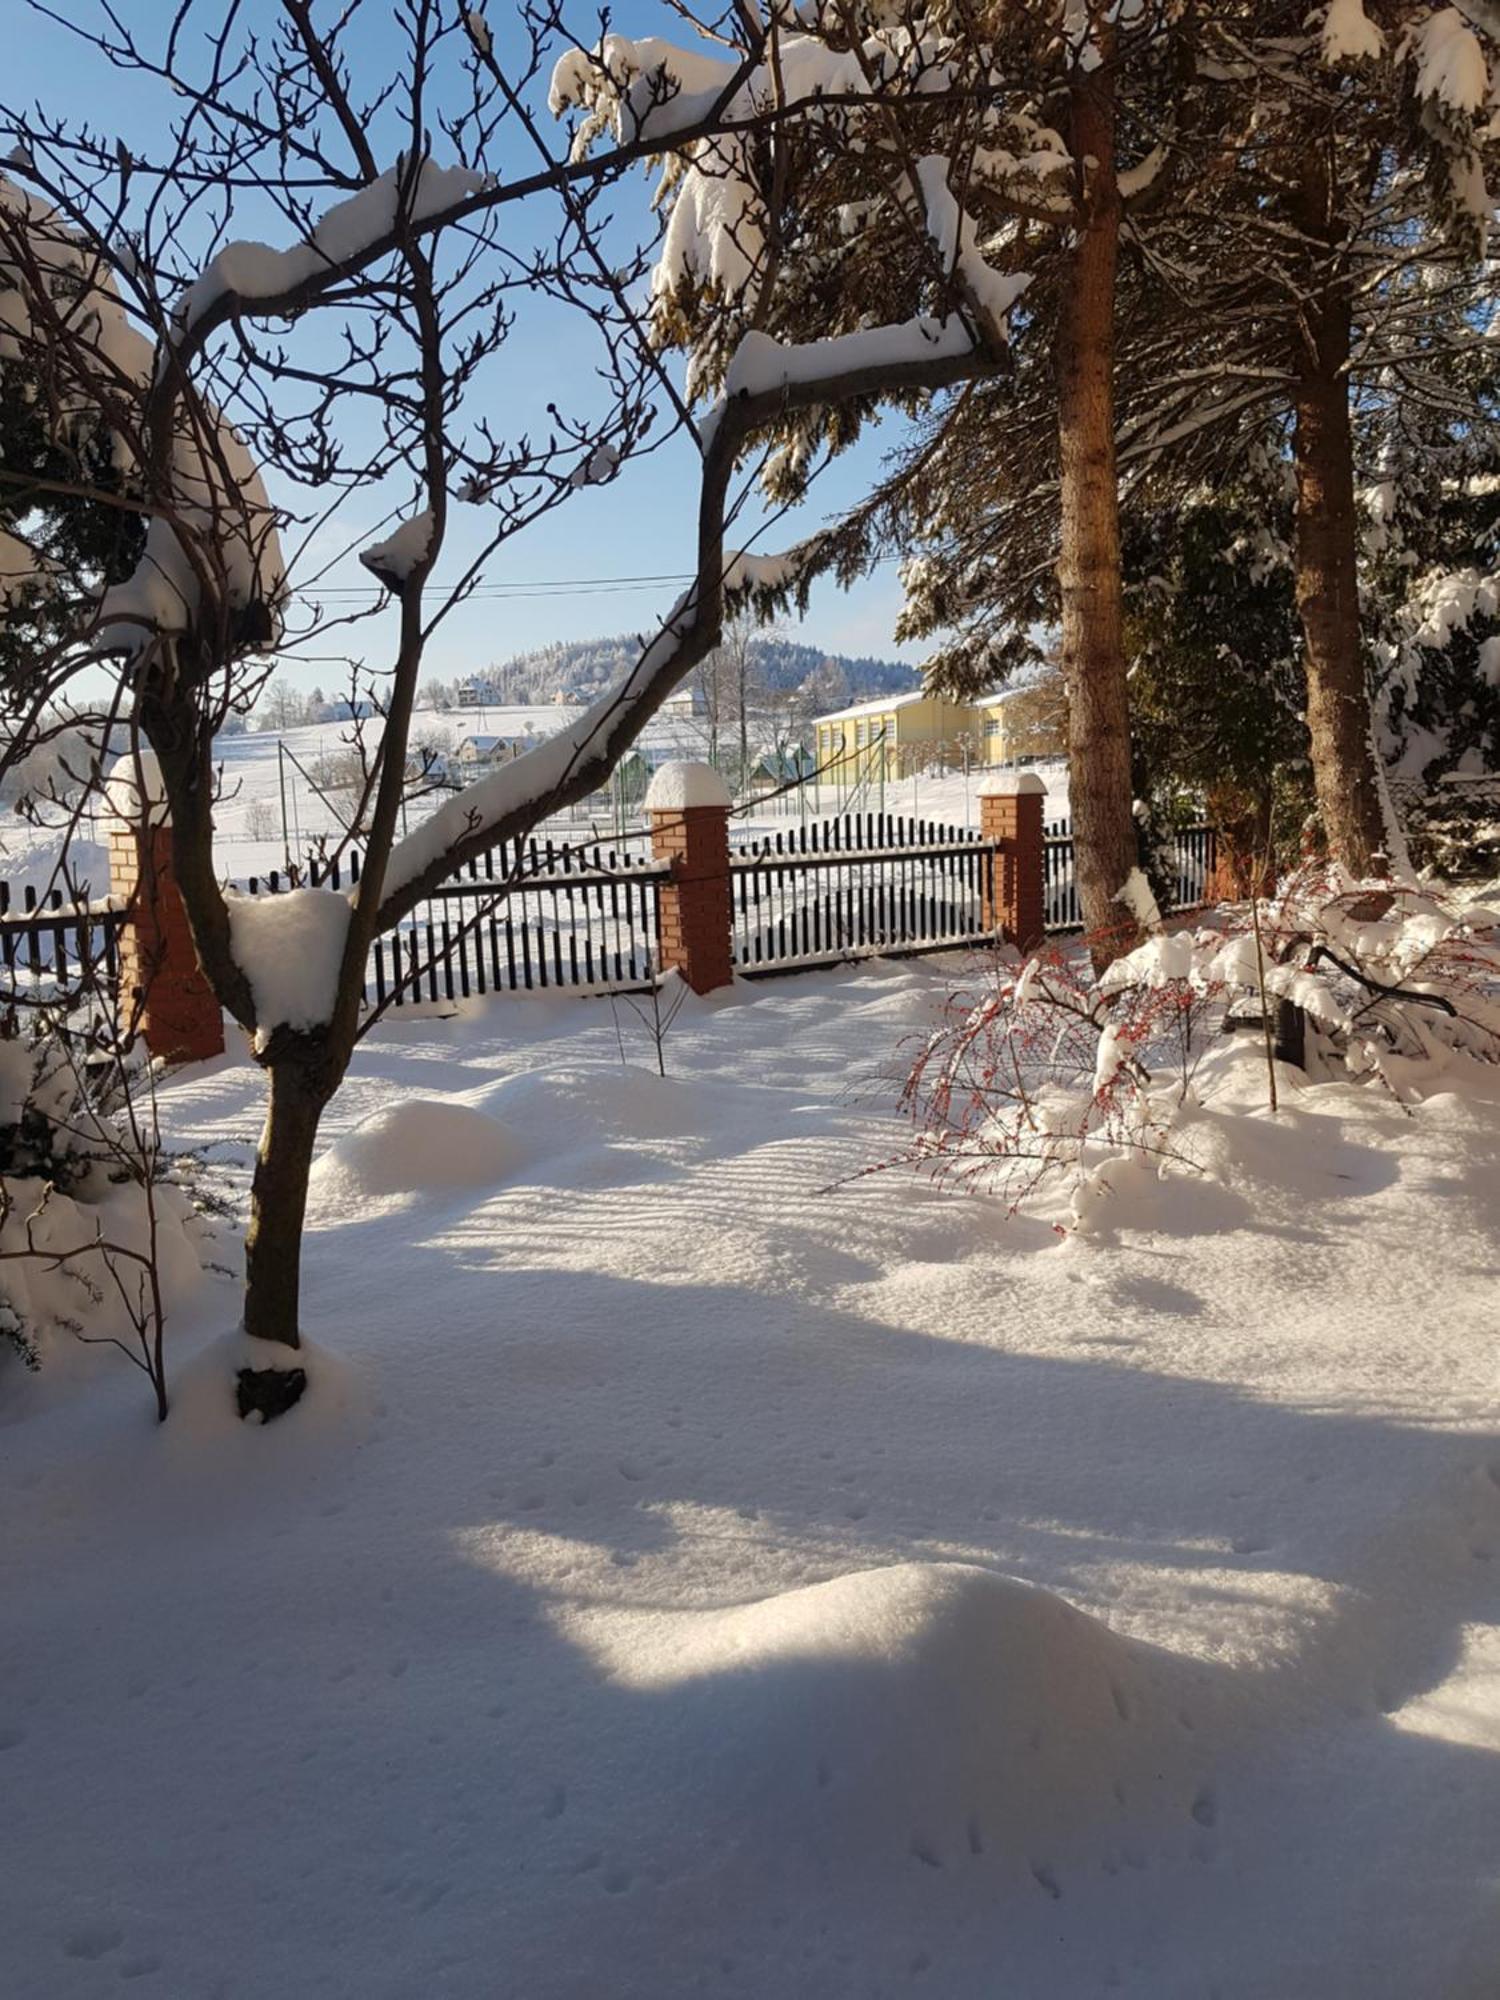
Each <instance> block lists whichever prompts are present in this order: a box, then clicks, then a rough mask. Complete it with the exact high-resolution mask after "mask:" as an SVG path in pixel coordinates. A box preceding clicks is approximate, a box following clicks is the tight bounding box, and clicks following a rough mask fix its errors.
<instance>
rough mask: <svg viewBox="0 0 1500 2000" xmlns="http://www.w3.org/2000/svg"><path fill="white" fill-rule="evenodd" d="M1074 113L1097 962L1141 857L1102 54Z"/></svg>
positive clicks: (1068, 571)
mask: <svg viewBox="0 0 1500 2000" xmlns="http://www.w3.org/2000/svg"><path fill="white" fill-rule="evenodd" d="M1071 113H1072V129H1071V145H1072V153H1073V157H1074V159H1075V161H1077V162H1078V167H1079V173H1080V176H1081V179H1082V198H1081V216H1080V221H1079V226H1078V230H1077V241H1076V245H1075V248H1074V250H1073V254H1072V259H1071V269H1070V270H1069V271H1068V272H1067V274H1066V276H1065V279H1064V288H1063V294H1062V301H1061V310H1060V313H1059V319H1058V331H1057V353H1056V367H1057V427H1058V463H1059V478H1060V484H1061V501H1062V529H1061V539H1060V543H1059V550H1058V563H1057V578H1058V587H1059V592H1060V595H1061V600H1062V663H1063V674H1064V678H1065V681H1066V685H1067V691H1068V760H1069V793H1070V804H1071V809H1072V816H1073V851H1074V871H1075V879H1076V881H1077V884H1078V897H1079V902H1080V904H1081V906H1082V910H1083V921H1084V926H1085V928H1086V929H1087V930H1088V931H1089V932H1090V933H1092V934H1093V938H1092V944H1093V952H1094V962H1095V965H1096V967H1098V968H1100V969H1102V967H1103V966H1104V965H1106V964H1108V962H1109V961H1110V959H1111V958H1113V957H1115V956H1116V955H1117V954H1118V953H1119V951H1120V950H1122V949H1128V948H1129V946H1130V944H1131V943H1132V942H1133V941H1134V940H1133V937H1132V934H1131V930H1130V917H1129V913H1128V912H1127V911H1125V910H1123V909H1122V908H1121V906H1120V905H1119V904H1118V903H1117V902H1115V900H1114V898H1115V896H1116V895H1117V894H1118V892H1119V890H1120V889H1121V888H1122V887H1123V886H1124V884H1125V880H1126V877H1127V876H1128V875H1129V873H1130V871H1131V869H1132V868H1134V867H1135V865H1136V860H1137V852H1136V833H1135V819H1134V815H1133V813H1132V810H1131V806H1132V794H1131V788H1130V716H1129V706H1128V698H1127V693H1126V682H1125V641H1124V632H1123V626H1122V610H1121V593H1120V494H1119V480H1118V475H1117V472H1116V467H1115V402H1114V308H1115V272H1116V266H1117V263H1118V259H1119V247H1120V213H1121V203H1120V193H1119V188H1118V186H1117V184H1116V181H1115V164H1114V158H1115V102H1114V82H1113V72H1112V69H1111V66H1110V65H1109V64H1108V63H1107V62H1106V63H1103V64H1101V65H1100V67H1099V68H1097V69H1095V70H1093V71H1091V72H1089V73H1087V74H1083V75H1080V76H1079V77H1078V79H1077V80H1076V81H1075V83H1074V84H1073V86H1072V91H1071ZM1086 161H1092V163H1093V164H1089V165H1086V164H1085V162H1086Z"/></svg>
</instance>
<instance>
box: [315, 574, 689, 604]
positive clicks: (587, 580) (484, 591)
mask: <svg viewBox="0 0 1500 2000" xmlns="http://www.w3.org/2000/svg"><path fill="white" fill-rule="evenodd" d="M691 582H692V575H691V572H689V571H686V570H682V571H676V572H672V573H669V574H663V575H661V576H554V577H545V578H538V579H537V580H536V581H535V582H531V583H480V584H476V585H475V586H474V588H473V589H472V590H470V591H467V592H466V593H465V595H466V597H490V598H493V597H551V596H554V595H557V594H559V593H562V592H568V593H577V594H579V595H585V594H587V595H598V596H607V595H608V594H609V593H610V592H612V591H617V590H654V589H655V588H656V587H657V586H658V585H659V584H663V583H691ZM296 595H297V596H299V597H309V598H312V597H316V598H324V597H364V596H367V595H368V591H367V590H365V589H362V588H360V587H359V586H357V585H354V584H334V585H331V586H330V587H329V588H328V589H327V590H317V589H314V590H301V591H298V592H297V593H296Z"/></svg>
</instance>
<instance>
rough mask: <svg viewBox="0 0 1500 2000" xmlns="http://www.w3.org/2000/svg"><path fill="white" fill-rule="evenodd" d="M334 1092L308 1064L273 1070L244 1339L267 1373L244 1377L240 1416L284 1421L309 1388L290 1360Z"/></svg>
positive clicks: (252, 1370) (251, 1238)
mask: <svg viewBox="0 0 1500 2000" xmlns="http://www.w3.org/2000/svg"><path fill="white" fill-rule="evenodd" d="M327 1100H328V1092H327V1090H326V1089H325V1088H324V1087H323V1083H322V1076H321V1071H320V1070H319V1069H317V1068H315V1067H313V1066H311V1065H308V1064H304V1063H290V1062H279V1063H275V1064H273V1065H272V1067H271V1072H270V1102H269V1104H268V1106H267V1110H266V1123H265V1130H264V1131H263V1133H262V1134H261V1141H260V1148H259V1151H258V1152H257V1154H256V1158H255V1175H254V1178H253V1180H252V1181H251V1185H250V1227H249V1229H248V1230H247V1232H246V1235H245V1331H246V1333H247V1334H249V1335H251V1336H252V1337H253V1338H254V1339H255V1340H256V1341H263V1342H264V1343H265V1356H266V1359H265V1365H264V1366H256V1365H255V1364H253V1363H252V1364H251V1365H250V1366H248V1367H246V1368H243V1369H242V1370H241V1371H240V1376H239V1391H238V1394H239V1406H240V1414H241V1416H248V1415H251V1414H259V1415H260V1416H261V1417H262V1418H263V1419H266V1420H269V1419H270V1418H271V1417H275V1416H280V1415H281V1414H282V1412H283V1411H285V1410H288V1409H290V1408H291V1406H292V1404H293V1403H295V1402H296V1401H297V1399H298V1398H299V1397H300V1396H301V1394H302V1391H303V1390H304V1389H305V1388H306V1386H307V1377H306V1374H305V1372H304V1371H303V1370H302V1369H301V1368H300V1367H298V1366H297V1365H296V1363H295V1362H294V1361H292V1360H291V1358H290V1353H289V1352H288V1351H289V1350H290V1351H291V1352H292V1353H294V1352H295V1351H296V1350H297V1349H298V1348H300V1346H301V1344H302V1337H301V1328H300V1307H301V1290H302V1225H303V1220H304V1217H305V1215H306V1212H307V1183H308V1176H309V1174H310V1173H311V1171H312V1157H313V1147H314V1145H315V1144H316V1142H317V1137H318V1120H319V1118H320V1117H321V1116H322V1112H323V1106H324V1104H325V1103H326V1102H327Z"/></svg>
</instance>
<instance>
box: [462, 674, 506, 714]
mask: <svg viewBox="0 0 1500 2000" xmlns="http://www.w3.org/2000/svg"><path fill="white" fill-rule="evenodd" d="M457 694H458V705H459V707H460V708H499V707H500V706H501V704H502V702H503V699H504V697H503V696H502V695H501V693H500V690H499V688H498V687H497V686H496V685H495V683H494V682H493V681H492V680H490V679H489V678H488V677H487V676H486V675H484V674H470V675H469V677H468V679H467V680H462V681H460V682H459V684H458V688H457Z"/></svg>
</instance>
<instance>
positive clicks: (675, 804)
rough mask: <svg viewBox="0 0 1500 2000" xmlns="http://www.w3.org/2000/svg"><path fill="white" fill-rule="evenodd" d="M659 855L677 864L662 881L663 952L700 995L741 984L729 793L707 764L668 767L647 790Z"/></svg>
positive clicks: (667, 966) (669, 966)
mask: <svg viewBox="0 0 1500 2000" xmlns="http://www.w3.org/2000/svg"><path fill="white" fill-rule="evenodd" d="M646 814H647V817H648V818H649V819H650V821H651V852H652V853H653V854H654V855H655V856H656V858H657V860H658V861H668V862H670V863H671V867H672V874H671V878H670V879H669V880H668V881H666V882H663V883H662V885H661V898H660V902H659V903H658V906H657V907H658V910H659V913H660V939H659V942H660V955H661V965H662V970H663V971H664V972H667V971H677V972H680V973H681V974H682V976H683V978H684V979H685V980H686V981H687V983H688V985H689V986H691V987H692V989H693V991H694V992H695V993H712V992H713V991H714V990H715V989H716V988H717V987H720V986H729V985H732V984H733V981H734V955H733V934H732V926H731V922H730V902H729V793H728V791H727V790H726V789H725V786H724V780H723V779H722V778H721V777H720V776H719V774H718V772H717V771H715V770H713V769H712V768H711V767H710V766H709V765H707V764H663V765H662V767H661V769H660V770H659V771H658V772H657V774H656V776H655V777H654V778H653V779H652V780H651V789H650V790H649V791H648V792H647V794H646Z"/></svg>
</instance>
